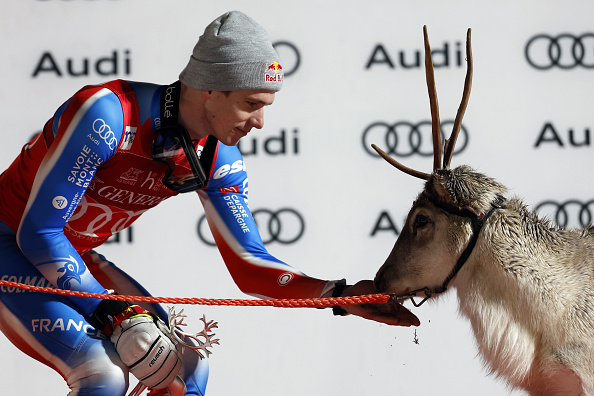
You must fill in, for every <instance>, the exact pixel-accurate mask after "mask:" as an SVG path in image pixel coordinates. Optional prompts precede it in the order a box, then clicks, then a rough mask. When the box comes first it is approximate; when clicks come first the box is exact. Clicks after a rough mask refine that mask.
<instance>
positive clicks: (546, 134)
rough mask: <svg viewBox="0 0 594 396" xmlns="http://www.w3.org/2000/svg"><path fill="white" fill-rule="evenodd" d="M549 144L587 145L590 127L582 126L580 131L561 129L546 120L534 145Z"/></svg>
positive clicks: (560, 145) (561, 145) (537, 146)
mask: <svg viewBox="0 0 594 396" xmlns="http://www.w3.org/2000/svg"><path fill="white" fill-rule="evenodd" d="M550 144H553V145H556V146H559V147H567V146H570V147H576V148H577V147H589V146H590V128H584V129H583V131H581V132H580V131H577V130H574V129H572V128H569V129H567V130H563V129H560V128H555V126H554V125H553V123H552V122H546V123H545V124H544V126H543V127H542V129H541V131H540V133H539V135H538V138H537V139H536V143H535V144H534V147H535V148H539V147H540V146H541V145H550Z"/></svg>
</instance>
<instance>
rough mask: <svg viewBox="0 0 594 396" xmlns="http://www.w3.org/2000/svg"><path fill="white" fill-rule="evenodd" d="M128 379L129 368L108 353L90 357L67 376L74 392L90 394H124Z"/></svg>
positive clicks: (102, 395) (109, 395)
mask: <svg viewBox="0 0 594 396" xmlns="http://www.w3.org/2000/svg"><path fill="white" fill-rule="evenodd" d="M128 380H129V375H128V368H127V367H126V366H125V365H124V364H123V363H122V362H121V361H120V360H119V358H116V359H113V358H110V357H109V356H108V355H104V356H102V357H94V358H90V359H89V360H88V361H86V362H84V363H82V364H81V365H79V366H78V367H76V368H75V369H74V370H72V371H71V372H70V373H68V375H67V376H66V381H67V382H68V386H69V387H70V389H72V394H75V395H89V396H119V395H122V396H123V395H125V394H126V391H127V390H128V385H129V382H128Z"/></svg>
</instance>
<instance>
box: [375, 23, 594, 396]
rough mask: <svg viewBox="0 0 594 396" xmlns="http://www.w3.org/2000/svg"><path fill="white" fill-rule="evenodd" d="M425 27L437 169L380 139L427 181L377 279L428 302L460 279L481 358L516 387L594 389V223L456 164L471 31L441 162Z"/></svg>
mask: <svg viewBox="0 0 594 396" xmlns="http://www.w3.org/2000/svg"><path fill="white" fill-rule="evenodd" d="M423 33H424V41H425V69H426V79H427V87H428V91H429V98H430V107H431V117H432V132H433V147H434V161H433V172H432V173H431V174H426V173H423V172H419V171H416V170H413V169H410V168H408V167H406V166H404V165H402V164H401V163H399V162H398V161H396V160H394V159H393V158H390V157H389V156H388V155H387V154H386V153H384V152H383V151H382V150H381V149H379V148H378V147H377V146H375V145H372V146H373V147H374V148H375V149H376V151H377V152H378V153H379V154H380V155H381V156H382V157H383V158H384V159H386V160H387V161H388V162H389V163H391V164H392V165H394V166H395V167H396V168H397V169H399V170H401V171H403V172H405V173H407V174H409V175H412V176H415V177H417V178H421V179H423V180H426V182H425V185H424V189H423V191H422V192H421V193H420V194H419V195H418V197H417V199H416V200H415V201H414V203H413V205H412V208H411V210H410V212H409V214H408V217H407V219H406V223H405V224H404V226H403V229H402V231H401V233H400V235H399V237H398V240H397V241H396V243H395V245H394V247H393V249H392V251H391V253H390V254H389V256H388V258H387V259H386V261H385V263H384V264H383V265H382V266H381V268H380V269H379V271H378V272H377V275H376V277H375V280H374V283H375V286H376V288H377V289H378V291H380V292H385V293H390V294H392V295H393V296H395V299H396V300H397V301H398V302H400V303H402V302H403V301H404V300H405V299H407V298H411V299H412V297H417V298H418V297H421V298H423V301H421V303H422V302H424V301H425V300H426V299H428V298H430V297H434V296H439V295H441V294H442V293H444V292H445V291H446V289H447V288H448V286H452V287H453V288H455V289H456V290H457V295H458V301H459V309H460V311H461V313H462V315H463V316H465V317H467V318H468V319H469V320H470V323H471V325H472V329H473V332H474V335H475V337H476V339H477V344H478V349H479V354H480V356H481V357H482V358H483V359H484V361H485V363H486V365H487V366H488V367H489V369H490V370H491V371H492V372H493V373H495V374H496V375H497V376H500V377H503V378H504V379H505V380H506V381H507V382H508V384H509V385H510V386H511V387H512V388H522V389H524V390H526V391H527V392H528V393H529V394H530V395H580V394H583V395H594V235H593V234H594V227H592V226H587V227H585V228H583V229H574V230H566V229H561V228H559V227H557V226H555V225H553V224H552V223H551V222H550V221H549V220H547V219H541V218H539V217H538V216H537V215H536V214H535V213H534V212H532V211H530V210H529V209H528V208H527V207H526V205H525V204H524V203H523V202H522V200H521V199H519V198H517V197H512V198H507V196H506V194H507V189H506V187H505V186H504V185H503V184H501V183H499V182H497V181H496V180H494V179H492V178H490V177H487V176H485V175H483V174H481V173H478V172H476V171H475V170H473V169H472V168H471V167H469V166H466V165H462V166H458V167H456V168H453V169H451V168H450V162H451V158H452V155H453V151H454V146H455V143H456V138H457V135H458V133H459V131H460V127H461V122H462V117H463V115H464V112H465V111H466V106H467V104H468V98H469V96H470V87H471V81H472V73H473V71H472V52H471V46H470V33H471V31H470V29H468V32H467V37H466V56H467V59H466V60H467V72H466V80H465V83H464V93H463V96H462V102H461V104H460V107H459V109H458V113H457V116H456V119H455V122H454V127H453V130H452V133H451V135H450V138H449V139H448V140H446V141H445V148H444V155H443V162H442V161H441V159H442V153H441V149H442V140H441V131H440V121H439V110H438V103H437V95H436V89H435V80H434V76H433V63H432V60H431V49H430V46H429V40H428V36H427V28H426V27H424V28H423ZM413 303H415V301H414V300H413ZM415 305H416V306H418V305H420V304H419V303H415Z"/></svg>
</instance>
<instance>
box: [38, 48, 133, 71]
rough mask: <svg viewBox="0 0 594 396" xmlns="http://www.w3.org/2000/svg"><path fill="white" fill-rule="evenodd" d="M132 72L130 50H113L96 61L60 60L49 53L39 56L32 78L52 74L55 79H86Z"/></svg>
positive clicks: (82, 59)
mask: <svg viewBox="0 0 594 396" xmlns="http://www.w3.org/2000/svg"><path fill="white" fill-rule="evenodd" d="M131 72H132V61H131V59H130V50H124V51H118V50H113V51H112V52H111V54H110V55H107V56H104V57H100V58H97V59H91V58H81V59H74V58H65V59H60V58H58V57H56V56H55V55H53V54H52V53H51V52H50V51H46V52H44V53H43V54H41V57H40V58H39V60H38V61H37V64H36V65H35V69H34V70H33V74H32V77H34V78H35V77H38V76H39V75H42V74H43V75H45V74H52V75H55V76H57V77H63V76H64V75H68V76H71V77H86V76H90V75H91V74H92V73H96V74H97V75H99V76H117V75H119V74H124V75H129V74H130V73H131Z"/></svg>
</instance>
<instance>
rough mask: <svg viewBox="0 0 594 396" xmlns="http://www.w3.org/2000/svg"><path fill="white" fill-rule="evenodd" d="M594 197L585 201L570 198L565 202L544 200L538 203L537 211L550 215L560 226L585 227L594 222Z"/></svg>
mask: <svg viewBox="0 0 594 396" xmlns="http://www.w3.org/2000/svg"><path fill="white" fill-rule="evenodd" d="M593 203H594V199H591V200H589V201H586V202H583V201H580V200H577V199H569V200H567V201H565V202H557V201H552V200H549V201H544V202H541V203H540V204H538V205H537V206H536V208H535V211H537V212H539V214H540V215H545V216H549V217H550V218H551V219H552V220H553V221H555V223H557V225H558V226H559V227H562V228H575V227H585V226H586V225H588V224H590V223H591V222H592V211H591V208H592V204H593Z"/></svg>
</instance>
